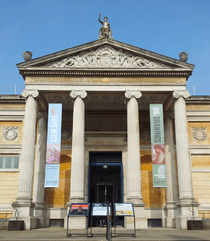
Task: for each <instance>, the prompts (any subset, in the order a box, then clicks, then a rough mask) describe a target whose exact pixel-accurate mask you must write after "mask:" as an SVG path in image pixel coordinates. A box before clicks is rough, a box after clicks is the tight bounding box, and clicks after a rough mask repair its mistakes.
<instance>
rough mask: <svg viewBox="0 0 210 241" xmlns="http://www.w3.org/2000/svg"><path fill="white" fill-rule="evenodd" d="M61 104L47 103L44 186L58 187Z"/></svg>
mask: <svg viewBox="0 0 210 241" xmlns="http://www.w3.org/2000/svg"><path fill="white" fill-rule="evenodd" d="M61 123H62V104H49V107H48V129H47V152H46V168H45V187H59V171H60V146H61Z"/></svg>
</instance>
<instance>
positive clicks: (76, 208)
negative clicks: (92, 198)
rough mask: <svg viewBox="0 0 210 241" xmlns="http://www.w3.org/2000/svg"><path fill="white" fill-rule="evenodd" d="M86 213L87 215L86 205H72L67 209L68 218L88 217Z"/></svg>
mask: <svg viewBox="0 0 210 241" xmlns="http://www.w3.org/2000/svg"><path fill="white" fill-rule="evenodd" d="M88 213H89V204H88V203H72V204H71V207H70V209H69V216H70V215H75V216H77V215H82V216H88Z"/></svg>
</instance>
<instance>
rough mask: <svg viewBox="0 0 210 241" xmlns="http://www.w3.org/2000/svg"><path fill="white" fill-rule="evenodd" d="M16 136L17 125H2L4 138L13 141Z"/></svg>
mask: <svg viewBox="0 0 210 241" xmlns="http://www.w3.org/2000/svg"><path fill="white" fill-rule="evenodd" d="M17 137H18V127H14V126H11V127H4V140H6V141H15V140H16V139H17Z"/></svg>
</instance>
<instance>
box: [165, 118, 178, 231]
mask: <svg viewBox="0 0 210 241" xmlns="http://www.w3.org/2000/svg"><path fill="white" fill-rule="evenodd" d="M164 123H165V130H164V132H165V160H166V179H167V188H166V206H165V211H166V218H165V220H164V226H165V227H167V228H175V226H176V222H175V217H176V214H177V208H176V203H177V199H178V195H177V180H176V166H175V158H174V138H173V119H172V118H171V116H170V115H169V114H168V113H166V114H165V121H164Z"/></svg>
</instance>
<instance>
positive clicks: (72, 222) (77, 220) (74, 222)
mask: <svg viewBox="0 0 210 241" xmlns="http://www.w3.org/2000/svg"><path fill="white" fill-rule="evenodd" d="M64 229H67V216H66V217H65V219H64ZM68 229H87V219H86V217H85V216H81V217H78V216H75V217H69V227H68Z"/></svg>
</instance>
